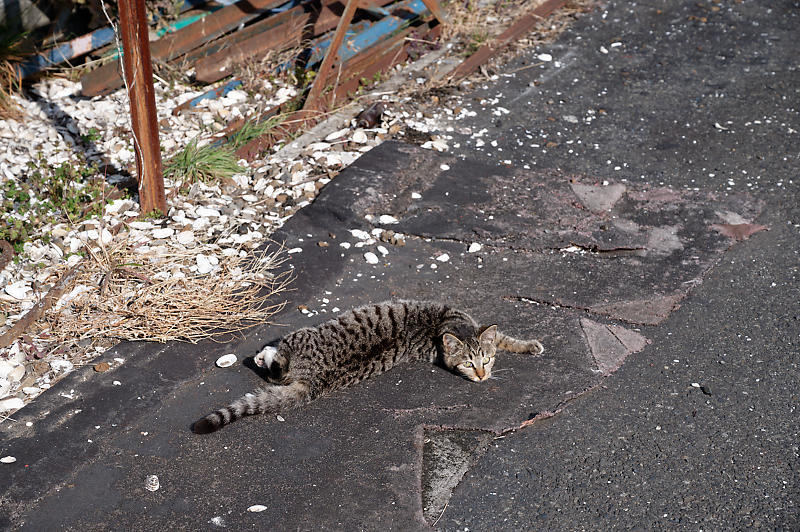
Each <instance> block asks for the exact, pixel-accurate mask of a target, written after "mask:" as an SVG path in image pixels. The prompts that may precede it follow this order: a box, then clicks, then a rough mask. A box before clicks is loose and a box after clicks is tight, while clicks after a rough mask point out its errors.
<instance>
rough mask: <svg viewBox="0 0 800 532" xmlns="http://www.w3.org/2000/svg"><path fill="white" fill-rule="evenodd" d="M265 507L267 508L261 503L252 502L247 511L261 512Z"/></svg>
mask: <svg viewBox="0 0 800 532" xmlns="http://www.w3.org/2000/svg"><path fill="white" fill-rule="evenodd" d="M266 509H267V507H266V506H264V505H263V504H254V505H253V506H250V507H249V508H248V509H247V511H248V512H253V513H258V512H263V511H264V510H266Z"/></svg>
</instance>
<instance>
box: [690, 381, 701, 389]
mask: <svg viewBox="0 0 800 532" xmlns="http://www.w3.org/2000/svg"><path fill="white" fill-rule="evenodd" d="M699 387H700V383H698V382H693V383H692V388H699Z"/></svg>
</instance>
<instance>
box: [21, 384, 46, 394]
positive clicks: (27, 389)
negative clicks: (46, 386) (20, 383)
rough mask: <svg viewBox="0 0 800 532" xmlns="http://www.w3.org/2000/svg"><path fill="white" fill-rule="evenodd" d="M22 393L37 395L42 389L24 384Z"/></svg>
mask: <svg viewBox="0 0 800 532" xmlns="http://www.w3.org/2000/svg"><path fill="white" fill-rule="evenodd" d="M22 393H24V394H25V395H39V394H40V393H42V389H41V388H39V387H37V386H25V387H24V388H23V389H22Z"/></svg>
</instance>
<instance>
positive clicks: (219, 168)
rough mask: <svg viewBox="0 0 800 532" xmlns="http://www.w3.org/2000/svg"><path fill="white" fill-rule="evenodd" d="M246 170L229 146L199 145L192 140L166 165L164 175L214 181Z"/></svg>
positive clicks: (195, 140) (183, 179)
mask: <svg viewBox="0 0 800 532" xmlns="http://www.w3.org/2000/svg"><path fill="white" fill-rule="evenodd" d="M242 171H244V168H242V167H241V166H239V164H238V163H237V162H236V155H235V154H234V153H233V151H232V150H231V149H229V148H220V147H214V146H211V145H206V146H202V147H198V146H197V139H194V140H192V141H191V142H190V143H189V144H188V145H187V146H186V147H185V148H184V149H183V150H182V151H180V152H178V153H176V154H175V155H173V156H172V158H170V159H169V161H167V163H166V164H165V165H164V177H169V178H170V179H176V180H181V181H189V182H194V181H214V180H219V179H224V178H227V177H230V176H232V175H233V174H237V173H239V172H242Z"/></svg>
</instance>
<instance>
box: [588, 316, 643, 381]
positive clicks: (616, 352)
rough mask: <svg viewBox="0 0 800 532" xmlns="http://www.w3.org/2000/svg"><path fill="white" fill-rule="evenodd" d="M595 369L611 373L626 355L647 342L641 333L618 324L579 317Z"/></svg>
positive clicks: (605, 374) (639, 349)
mask: <svg viewBox="0 0 800 532" xmlns="http://www.w3.org/2000/svg"><path fill="white" fill-rule="evenodd" d="M581 328H582V329H583V333H584V334H585V335H586V341H587V342H588V344H589V349H590V351H591V354H592V357H593V358H594V361H595V363H596V364H597V371H598V372H599V373H600V374H602V375H604V376H607V375H611V374H612V373H614V372H615V371H616V370H617V369H619V367H620V366H622V364H623V362H625V359H626V358H627V357H628V355H631V354H632V353H635V352H637V351H641V350H642V349H644V347H645V346H646V345H647V344H648V340H647V338H645V337H644V336H642V335H641V334H639V333H637V332H635V331H631V330H629V329H625V328H624V327H620V326H618V325H616V326H615V325H603V324H601V323H597V322H595V321H592V320H590V319H587V318H583V319H581Z"/></svg>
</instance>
